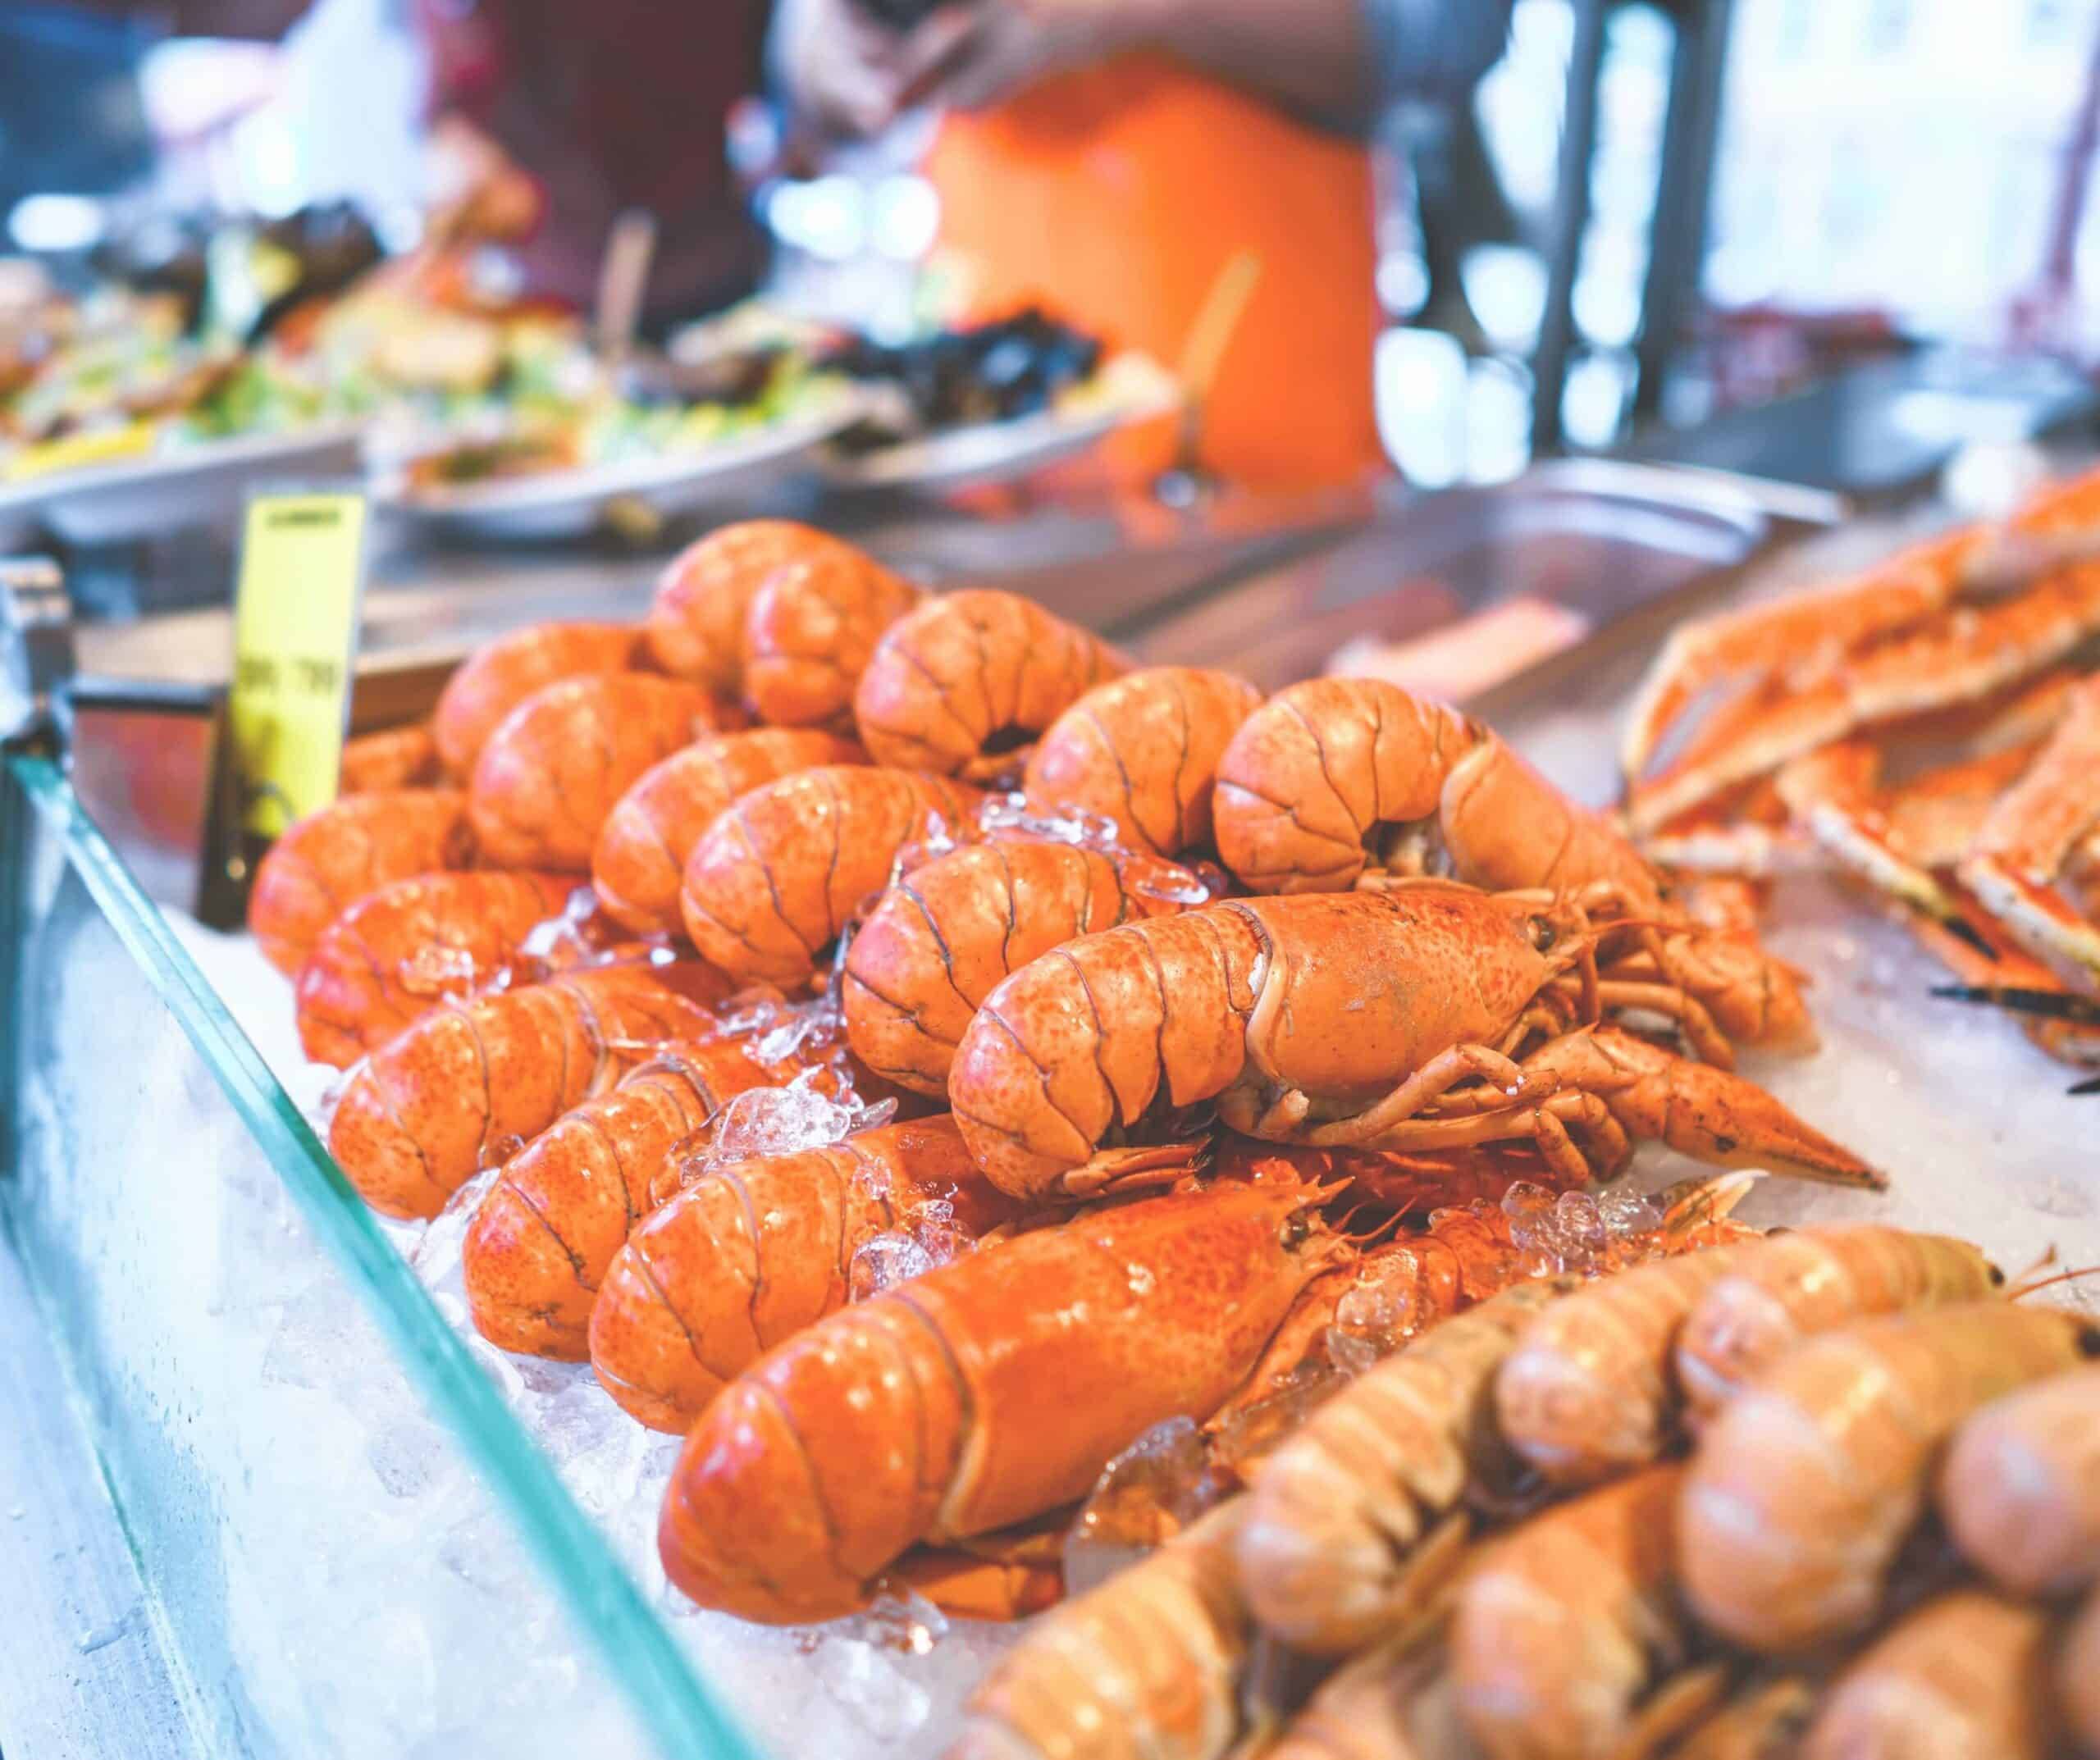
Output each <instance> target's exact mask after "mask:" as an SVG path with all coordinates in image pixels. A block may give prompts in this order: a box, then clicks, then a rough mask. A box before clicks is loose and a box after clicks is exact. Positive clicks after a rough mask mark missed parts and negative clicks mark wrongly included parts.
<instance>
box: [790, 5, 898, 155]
mask: <svg viewBox="0 0 2100 1760" xmlns="http://www.w3.org/2000/svg"><path fill="white" fill-rule="evenodd" d="M932 22H933V21H928V23H929V24H930V23H932ZM925 28H926V26H924V25H922V26H921V27H920V30H924V29H925ZM918 34H919V32H917V31H914V32H910V33H906V34H904V35H902V36H900V35H899V34H897V32H895V31H893V30H890V29H889V28H888V26H886V25H881V24H879V23H878V22H876V21H875V20H874V18H872V17H871V16H870V15H869V14H868V13H867V12H865V11H863V10H862V9H861V7H859V6H858V5H856V3H855V0H787V3H786V4H785V5H783V7H781V9H780V13H779V16H778V23H777V24H776V25H775V26H774V41H773V58H774V66H775V67H776V69H777V71H778V74H779V77H780V80H781V81H782V83H783V84H784V85H785V86H786V88H787V90H788V98H789V101H790V103H792V107H793V110H794V113H795V120H796V121H797V124H798V125H801V127H802V128H804V129H805V130H810V131H813V132H815V133H816V134H819V135H832V136H835V137H844V138H852V137H856V136H861V135H875V134H879V133H880V132H881V131H882V130H883V129H885V128H887V127H888V125H890V124H891V123H892V122H893V121H895V120H896V119H897V113H898V112H900V111H901V110H902V109H903V108H904V107H905V105H904V102H903V96H904V91H905V87H906V81H907V78H908V71H909V70H908V64H907V63H906V62H905V60H904V59H903V57H904V56H905V53H906V50H907V48H908V46H909V45H910V44H911V43H912V42H913V40H914V39H915V38H916V37H917V36H918Z"/></svg>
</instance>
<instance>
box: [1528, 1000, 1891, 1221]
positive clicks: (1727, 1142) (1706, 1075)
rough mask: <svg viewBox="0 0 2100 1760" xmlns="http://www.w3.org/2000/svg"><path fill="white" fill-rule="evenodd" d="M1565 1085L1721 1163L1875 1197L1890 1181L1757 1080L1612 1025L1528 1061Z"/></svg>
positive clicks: (1683, 1149)
mask: <svg viewBox="0 0 2100 1760" xmlns="http://www.w3.org/2000/svg"><path fill="white" fill-rule="evenodd" d="M1548 1071H1550V1072H1552V1073H1554V1074H1558V1075H1559V1077H1560V1078H1561V1082H1562V1085H1563V1086H1564V1087H1568V1088H1575V1089H1579V1090H1581V1091H1582V1092H1586V1093H1589V1094H1592V1095H1595V1096H1596V1097H1598V1098H1599V1099H1600V1100H1601V1101H1603V1102H1604V1104H1605V1108H1606V1109H1607V1110H1609V1112H1610V1113H1611V1115H1612V1116H1613V1117H1614V1118H1615V1119H1618V1122H1619V1124H1621V1125H1623V1127H1624V1128H1626V1130H1627V1131H1628V1133H1631V1134H1632V1135H1633V1136H1636V1137H1646V1138H1659V1139H1660V1140H1661V1141H1662V1142H1667V1143H1668V1144H1669V1146H1670V1147H1672V1148H1673V1149H1675V1150H1677V1151H1679V1152H1680V1153H1682V1154H1685V1155H1689V1156H1693V1157H1695V1158H1696V1159H1697V1160H1702V1161H1706V1162H1710V1163H1711V1164H1713V1165H1716V1166H1719V1167H1758V1168H1767V1169H1769V1170H1772V1171H1774V1172H1776V1173H1784V1174H1796V1175H1798V1176H1799V1177H1801V1178H1802V1179H1815V1180H1819V1181H1821V1182H1823V1183H1825V1184H1828V1185H1841V1186H1859V1187H1863V1188H1867V1189H1869V1190H1874V1191H1879V1190H1880V1189H1882V1188H1883V1187H1885V1186H1886V1185H1887V1184H1888V1176H1887V1175H1885V1174H1882V1173H1881V1172H1879V1170H1876V1169H1874V1168H1873V1167H1870V1166H1869V1165H1867V1164H1866V1163H1865V1161H1862V1160H1860V1159H1859V1158H1858V1156H1855V1155H1853V1154H1852V1153H1851V1151H1849V1150H1847V1149H1846V1148H1843V1147H1841V1146H1840V1145H1839V1144H1838V1143H1835V1142H1832V1141H1831V1139H1830V1138H1828V1137H1826V1136H1824V1134H1823V1133H1821V1132H1820V1131H1819V1130H1817V1129H1815V1128H1814V1127H1813V1126H1812V1125H1810V1124H1807V1123H1806V1122H1805V1121H1803V1120H1802V1119H1799V1118H1797V1117H1796V1116H1795V1115H1794V1114H1793V1113H1792V1111H1791V1110H1788V1109H1787V1107H1786V1106H1783V1105H1782V1104H1781V1103H1780V1102H1779V1101H1778V1100H1776V1099H1775V1098H1774V1097H1773V1096H1771V1095H1770V1094H1768V1093H1766V1092H1764V1089H1763V1088H1761V1087H1758V1086H1757V1085H1756V1084H1755V1083H1752V1082H1746V1081H1745V1080H1744V1079H1743V1078H1742V1077H1741V1076H1739V1075H1736V1074H1732V1073H1731V1072H1729V1071H1728V1070H1726V1069H1715V1068H1714V1067H1713V1066H1712V1065H1709V1064H1696V1063H1692V1062H1691V1061H1689V1060H1687V1059H1685V1058H1682V1057H1679V1056H1676V1055H1675V1054H1674V1053H1673V1052H1669V1051H1664V1050H1663V1049H1662V1047H1661V1046H1655V1045H1650V1043H1649V1042H1647V1041H1646V1040H1645V1039H1638V1038H1636V1037H1633V1036H1632V1034H1631V1033H1621V1032H1619V1031H1618V1030H1617V1029H1615V1028H1609V1027H1600V1028H1592V1029H1591V1030H1588V1031H1586V1032H1582V1033H1568V1034H1567V1035H1565V1036H1564V1037H1561V1038H1558V1039H1555V1040H1553V1041H1552V1042H1550V1043H1549V1044H1546V1045H1544V1046H1541V1047H1540V1048H1539V1050H1538V1051H1536V1053H1535V1054H1534V1055H1532V1056H1530V1057H1527V1058H1526V1059H1525V1060H1524V1073H1525V1074H1527V1076H1528V1075H1531V1074H1534V1073H1535V1072H1536V1073H1541V1074H1543V1073H1545V1072H1548Z"/></svg>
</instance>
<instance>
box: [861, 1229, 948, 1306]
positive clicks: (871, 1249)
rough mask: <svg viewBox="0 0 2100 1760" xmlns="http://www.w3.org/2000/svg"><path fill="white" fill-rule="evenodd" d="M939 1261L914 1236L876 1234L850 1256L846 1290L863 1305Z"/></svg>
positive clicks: (927, 1269) (928, 1269) (930, 1268)
mask: <svg viewBox="0 0 2100 1760" xmlns="http://www.w3.org/2000/svg"><path fill="white" fill-rule="evenodd" d="M940 1262H941V1261H939V1260H938V1259H936V1258H935V1257H934V1256H933V1254H932V1253H930V1252H928V1251H927V1250H926V1247H925V1245H924V1242H921V1241H920V1240H919V1239H918V1238H917V1237H916V1236H915V1235H911V1234H905V1233H892V1234H878V1235H876V1236H875V1237H874V1238H873V1239H872V1240H867V1241H863V1242H861V1245H860V1247H859V1248H858V1249H857V1250H856V1252H855V1253H854V1255H853V1264H852V1266H851V1278H850V1279H849V1288H851V1292H852V1297H853V1300H855V1301H856V1302H865V1301H866V1300H867V1299H868V1297H870V1296H878V1295H880V1294H881V1293H883V1291H884V1290H885V1289H888V1288H893V1286H894V1285H896V1284H902V1283H904V1282H905V1281H906V1280H907V1279H911V1278H915V1277H916V1276H918V1275H919V1274H920V1272H922V1271H930V1270H933V1269H934V1266H935V1265H938V1264H939V1263H940Z"/></svg>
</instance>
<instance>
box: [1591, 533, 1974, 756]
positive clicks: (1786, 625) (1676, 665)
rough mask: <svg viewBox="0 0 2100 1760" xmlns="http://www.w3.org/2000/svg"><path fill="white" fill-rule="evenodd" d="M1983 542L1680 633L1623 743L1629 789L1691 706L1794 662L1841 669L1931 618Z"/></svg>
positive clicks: (1951, 541)
mask: <svg viewBox="0 0 2100 1760" xmlns="http://www.w3.org/2000/svg"><path fill="white" fill-rule="evenodd" d="M1976 542H1977V536H1976V534H1975V532H1974V531H1973V530H1972V529H1965V530H1962V531H1956V532H1952V533H1950V534H1948V535H1947V536H1945V537H1941V538H1936V539H1934V540H1932V541H1931V542H1929V543H1926V544H1922V545H1916V546H1915V547H1914V548H1912V549H1907V550H1904V551H1901V552H1900V553H1899V554H1897V555H1895V556H1892V557H1890V558H1889V559H1888V560H1887V561H1885V562H1882V563H1877V564H1876V565H1875V566H1874V567H1873V568H1869V569H1868V570H1867V571H1866V572H1864V573H1862V574H1860V575H1857V576H1856V577H1853V578H1852V579H1851V580H1850V581H1845V582H1842V583H1841V584H1838V585H1837V586H1829V585H1824V586H1815V587H1809V588H1806V589H1803V590H1801V591H1798V592H1793V593H1788V594H1787V595H1784V596H1783V597H1782V598H1779V599H1776V600H1773V601H1771V602H1770V603H1769V604H1761V605H1751V606H1749V607H1746V609H1742V610H1740V611H1728V612H1723V613H1719V614H1717V615H1715V616H1713V617H1708V618H1698V619H1697V620H1696V621H1695V622H1689V623H1681V624H1679V625H1678V627H1677V628H1676V629H1674V630H1673V631H1672V632H1670V637H1669V641H1666V642H1665V643H1664V645H1663V650H1662V652H1661V653H1660V654H1658V655H1657V656H1656V659H1655V664H1654V665H1653V666H1652V667H1651V668H1650V669H1649V672H1648V676H1647V677H1646V678H1645V679H1643V680H1642V681H1641V689H1640V691H1638V693H1637V695H1635V697H1634V700H1633V704H1632V709H1630V710H1629V711H1628V715H1627V719H1626V729H1625V732H1624V733H1623V735H1622V736H1621V737H1620V741H1619V765H1620V768H1622V770H1623V772H1624V773H1625V776H1626V778H1627V780H1628V782H1629V783H1631V782H1633V781H1634V780H1635V779H1636V778H1637V777H1639V776H1640V775H1641V773H1642V772H1643V771H1645V770H1646V768H1647V767H1648V761H1649V759H1650V758H1652V757H1653V756H1654V755H1655V749H1656V747H1657V746H1658V745H1660V744H1661V743H1662V741H1663V739H1664V736H1665V735H1666V734H1667V732H1669V728H1670V727H1671V726H1672V725H1673V724H1674V723H1676V721H1677V720H1678V718H1679V717H1680V716H1682V714H1683V713H1684V712H1685V710H1686V709H1687V708H1688V707H1689V706H1690V705H1691V702H1692V700H1693V699H1694V698H1696V696H1698V695H1700V694H1701V692H1702V691H1707V690H1710V689H1711V688H1712V687H1714V686H1716V685H1719V684H1722V683H1724V682H1728V680H1730V679H1743V678H1762V677H1769V676H1771V675H1772V674H1774V673H1775V672H1776V671H1777V670H1778V668H1779V667H1781V666H1782V665H1783V664H1785V663H1787V661H1788V660H1789V659H1793V660H1796V661H1798V660H1800V659H1802V658H1804V657H1806V658H1810V659H1827V660H1831V661H1834V660H1836V659H1839V658H1840V657H1841V656H1842V654H1843V653H1844V651H1845V650H1847V648H1850V647H1851V646H1852V645H1855V644H1856V643H1859V642H1861V641H1866V640H1868V639H1869V638H1870V637H1873V636H1880V635H1885V634H1887V633H1888V632H1889V631H1891V630H1896V629H1901V628H1903V627H1906V626H1908V625H1910V624H1912V623H1915V622H1919V621H1920V619H1922V618H1927V617H1929V616H1930V615H1932V613H1934V612H1935V611H1938V609H1941V608H1942V607H1943V605H1945V604H1947V601H1948V600H1951V599H1952V597H1953V596H1954V595H1955V593H1956V590H1958V589H1959V587H1960V586H1961V568H1962V563H1963V562H1964V560H1965V558H1966V556H1967V554H1968V553H1969V552H1970V550H1971V549H1973V548H1974V546H1975V545H1976Z"/></svg>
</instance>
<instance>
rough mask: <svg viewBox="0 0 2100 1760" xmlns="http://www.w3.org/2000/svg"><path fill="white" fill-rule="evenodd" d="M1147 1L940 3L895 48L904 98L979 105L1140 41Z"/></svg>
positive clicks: (954, 106) (957, 106) (1149, 10)
mask: <svg viewBox="0 0 2100 1760" xmlns="http://www.w3.org/2000/svg"><path fill="white" fill-rule="evenodd" d="M1156 10H1157V8H1156V7H1154V6H1153V5H1152V4H1149V3H1147V0H965V3H961V4H957V5H953V6H947V7H942V8H941V9H940V10H939V11H937V12H935V13H934V14H933V15H932V16H930V17H929V18H928V19H926V20H925V21H924V23H922V24H920V25H919V26H918V27H917V28H916V29H915V30H912V31H911V33H910V34H908V35H907V36H906V38H905V39H904V41H903V43H902V45H901V47H900V51H899V66H900V71H902V75H903V78H904V90H903V94H902V96H903V101H904V102H905V103H925V104H930V105H933V106H934V107H938V108H941V109H947V110H983V109H987V108H988V107H991V106H992V105H993V104H996V103H1000V102H1001V101H1002V100H1003V99H1005V98H1010V97H1011V96H1012V95H1013V94H1014V93H1016V92H1019V91H1020V90H1022V89H1025V88H1026V87H1028V86H1030V85H1033V84H1035V83H1036V82H1037V81H1038V80H1045V79H1048V78H1049V77H1050V76H1051V75H1053V74H1060V73H1065V72H1068V71H1071V69H1073V68H1075V67H1084V66H1091V65H1092V64H1093V63H1094V62H1102V61H1106V60H1107V59H1109V58H1110V57H1112V56H1114V55H1117V54H1120V53H1121V52H1123V51H1124V50H1125V49H1128V48H1134V47H1135V46H1136V45H1137V44H1138V43H1140V42H1142V41H1144V39H1145V37H1146V35H1147V34H1148V30H1149V29H1150V21H1151V15H1152V14H1153V12H1154V11H1156Z"/></svg>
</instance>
